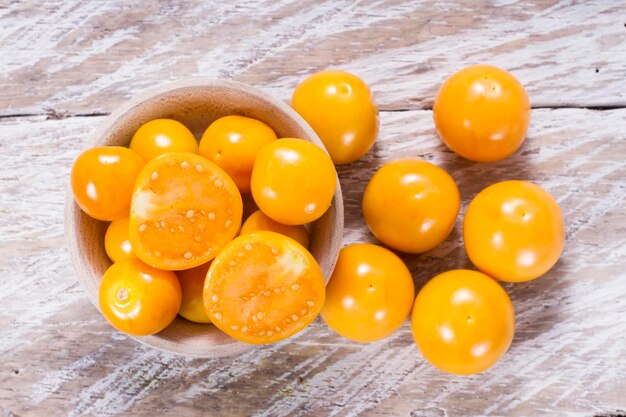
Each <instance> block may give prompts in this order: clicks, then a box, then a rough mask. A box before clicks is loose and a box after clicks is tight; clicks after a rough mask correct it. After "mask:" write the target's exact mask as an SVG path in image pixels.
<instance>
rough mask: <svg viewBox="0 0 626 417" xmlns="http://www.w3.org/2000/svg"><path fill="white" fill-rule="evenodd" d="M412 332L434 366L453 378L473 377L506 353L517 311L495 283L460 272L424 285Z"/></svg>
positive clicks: (412, 321) (412, 322) (416, 302)
mask: <svg viewBox="0 0 626 417" xmlns="http://www.w3.org/2000/svg"><path fill="white" fill-rule="evenodd" d="M411 328H412V330H413V338H414V339H415V343H416V344H417V347H418V348H419V350H420V351H421V352H422V355H424V358H426V360H427V361H428V362H430V363H431V364H432V365H434V366H435V367H437V368H439V369H441V370H442V371H445V372H449V373H452V374H460V375H467V374H475V373H479V372H483V371H484V370H486V369H488V368H489V367H491V366H492V365H493V364H494V363H496V362H497V361H498V359H500V357H502V355H504V353H505V352H506V351H507V350H508V348H509V346H510V345H511V341H512V340H513V334H514V331H515V312H514V310H513V305H512V304H511V300H510V298H509V296H508V295H507V293H506V292H505V291H504V289H503V288H502V287H501V286H500V285H499V284H498V283H497V281H495V280H493V279H491V278H489V277H488V276H487V275H485V274H482V273H480V272H477V271H470V270H466V269H459V270H453V271H448V272H444V273H442V274H439V275H437V276H436V277H434V278H432V279H431V280H430V281H428V282H427V283H426V285H424V287H423V288H422V289H421V290H420V292H419V294H418V295H417V298H416V299H415V304H414V305H413V313H412V317H411Z"/></svg>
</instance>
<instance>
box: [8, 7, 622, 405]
mask: <svg viewBox="0 0 626 417" xmlns="http://www.w3.org/2000/svg"><path fill="white" fill-rule="evenodd" d="M132 3H133V2H128V1H84V0H80V1H63V2H60V1H48V2H41V1H35V0H33V1H15V2H14V1H11V0H4V1H2V2H1V3H0V154H1V155H2V168H1V172H0V199H1V200H0V201H1V204H0V303H1V304H0V305H1V306H2V308H1V309H0V355H1V356H0V358H1V359H2V360H1V365H0V416H3V417H15V416H20V417H22V416H61V415H68V416H79V415H80V416H82V415H85V416H114V415H134V416H154V415H163V414H165V415H176V416H192V415H194V416H196V415H211V416H248V415H257V416H287V415H289V416H305V415H308V416H357V415H362V416H377V415H384V416H412V417H418V416H420V417H422V416H423V417H435V416H437V417H443V416H477V415H493V416H531V415H532V416H536V415H550V416H608V415H617V414H621V415H623V414H625V413H626V411H625V410H626V301H625V298H626V272H625V271H624V270H625V267H626V214H625V213H626V210H625V209H624V206H625V205H626V162H625V161H626V4H625V3H624V2H623V1H617V0H615V1H611V0H597V1H579V2H565V1H564V2H557V1H537V2H524V1H516V0H503V1H496V2H487V1H467V2H463V4H462V5H459V4H457V2H456V1H438V2H430V1H423V2H416V1H404V0H390V1H386V0H381V1H343V0H324V1H294V0H280V1H273V0H272V1H270V0H267V1H238V2H228V1H212V2H208V1H197V2H185V3H183V2H179V3H174V2H168V1H160V2H142V4H141V5H140V6H133V5H131V4H132ZM479 62H480V63H490V64H494V65H498V66H501V67H503V68H505V69H507V70H510V71H512V72H513V73H514V74H515V75H516V76H517V77H518V78H519V79H520V80H521V81H522V82H523V83H524V85H525V86H526V87H527V91H528V93H529V96H530V99H531V102H532V105H533V111H532V117H531V127H530V131H529V134H528V139H527V140H526V142H525V144H524V145H523V147H522V149H521V150H520V151H518V152H517V153H516V154H515V155H514V156H512V157H511V158H508V159H507V160H505V161H502V162H498V163H494V164H475V163H471V162H468V161H466V160H463V159H461V158H460V157H458V156H456V155H455V154H453V153H451V152H450V151H448V150H447V149H446V148H445V147H444V146H443V145H442V144H441V143H440V141H439V139H438V138H437V136H436V134H435V131H434V127H433V122H432V114H431V106H432V102H433V99H434V97H435V94H436V92H437V89H438V87H439V86H440V84H441V83H442V81H443V80H444V79H445V78H446V77H447V76H449V75H450V74H451V73H453V72H454V71H456V70H458V69H460V68H461V67H463V66H465V65H468V64H471V63H479ZM329 67H332V68H341V69H346V70H348V71H351V72H354V73H356V74H358V75H359V76H361V77H362V78H363V79H365V80H366V81H367V82H368V83H369V84H370V86H371V87H372V90H373V92H374V95H375V97H376V100H377V102H378V104H379V106H380V110H381V112H380V121H381V129H380V135H379V138H378V142H377V144H376V146H375V148H374V149H373V151H371V152H370V153H369V154H368V155H367V156H366V157H365V158H363V159H362V160H360V161H358V162H356V163H354V164H352V165H348V166H344V167H340V169H339V175H340V180H341V183H342V186H343V191H344V195H345V207H346V230H345V234H344V241H345V243H346V244H348V243H352V242H357V241H360V242H372V241H374V238H373V237H372V236H371V235H370V233H369V232H368V231H367V228H366V227H365V225H364V222H363V219H362V216H361V212H360V207H359V206H360V200H361V195H362V192H363V189H364V186H365V184H366V181H367V180H368V178H369V177H370V176H371V175H372V173H373V172H374V171H375V170H376V169H377V167H379V166H380V165H382V164H383V163H384V162H386V161H389V160H392V159H395V158H399V157H409V156H412V157H421V158H424V159H426V160H429V161H431V162H434V163H436V164H438V165H440V166H442V167H444V168H445V169H446V170H448V171H449V172H450V173H451V174H452V176H453V177H454V178H455V180H456V181H457V183H458V185H459V188H460V191H461V196H462V199H463V207H465V206H466V205H467V203H468V202H469V201H470V199H471V198H472V197H473V196H474V195H475V194H476V193H477V192H478V191H479V190H481V189H482V188H484V187H485V186H487V185H488V184H490V183H492V182H495V181H498V180H504V179H526V180H531V181H535V182H537V183H539V184H541V185H542V186H543V187H545V188H546V189H548V190H549V191H550V192H551V193H552V194H553V195H554V196H555V197H556V198H557V200H558V202H559V203H560V205H561V207H562V209H563V212H564V216H565V219H566V223H567V242H566V249H565V252H564V254H563V257H562V259H561V260H560V261H559V263H558V264H557V266H556V267H555V268H554V269H553V270H551V271H550V272H549V273H548V274H547V275H546V276H544V277H542V278H541V279H538V280H536V281H534V282H529V283H523V284H515V285H505V288H506V290H507V291H508V292H509V294H510V295H511V298H512V300H513V303H514V305H515V309H516V313H517V331H516V336H515V340H514V342H513V345H512V347H511V349H510V351H509V352H508V353H507V354H506V355H505V356H504V357H503V359H502V360H501V361H500V362H499V363H498V364H497V365H496V366H495V367H493V368H492V369H490V370H489V371H487V372H485V373H483V374H480V375H474V376H470V377H456V376H451V375H447V374H444V373H441V372H439V371H437V370H435V369H433V368H432V367H431V366H429V365H428V364H427V363H426V362H425V361H424V360H423V358H422V357H421V356H420V354H419V353H418V351H417V349H416V347H415V346H414V344H413V341H412V338H411V333H410V328H409V325H408V323H406V324H405V325H404V326H403V327H402V328H401V330H400V331H398V332H397V333H395V334H394V335H393V336H391V337H389V338H387V339H385V340H383V341H380V342H378V343H373V344H369V345H360V344H356V343H351V342H349V341H347V340H344V339H342V338H340V337H338V336H336V335H334V334H333V333H332V332H331V331H329V329H328V328H327V327H326V326H325V325H324V323H323V322H321V321H320V320H319V319H318V320H317V321H315V322H314V323H313V324H312V325H311V326H309V327H308V328H307V329H306V330H305V331H303V332H302V333H300V334H299V335H297V336H296V337H293V338H292V339H290V340H288V341H286V342H283V343H279V344H277V345H273V346H265V347H261V348H258V349H255V350H253V351H251V352H249V353H246V354H243V355H241V356H239V357H234V358H227V359H219V360H217V359H213V360H204V359H190V358H185V357H176V356H172V355H169V354H163V353H160V352H157V351H154V350H152V349H150V348H147V347H144V346H142V345H140V344H138V343H137V342H135V341H133V340H132V339H129V338H128V337H126V336H124V335H122V334H120V333H118V332H116V331H114V330H113V329H112V328H111V327H110V326H109V325H108V324H107V323H106V322H105V321H104V319H103V318H102V317H101V316H100V315H99V314H98V312H97V311H96V309H95V308H94V307H93V306H92V305H91V304H90V302H89V300H88V299H87V297H86V295H85V293H84V292H83V290H82V289H81V288H80V286H79V285H78V283H77V281H76V277H75V275H74V272H73V270H72V266H71V265H70V262H69V259H68V255H67V251H66V248H65V243H64V236H63V200H64V195H65V190H66V185H67V182H68V173H69V170H70V167H71V164H72V161H73V160H74V158H75V157H76V156H77V155H78V153H79V152H80V151H81V150H82V149H83V148H85V147H86V146H87V145H86V138H87V136H88V135H89V134H90V132H92V131H93V130H94V128H95V127H96V126H97V125H98V124H99V123H101V122H102V120H103V119H104V118H105V117H106V115H107V114H108V113H109V112H111V111H112V110H113V109H115V108H116V107H117V106H119V105H120V103H122V102H124V101H125V100H127V99H129V98H131V97H133V96H135V95H136V94H137V93H138V92H139V91H141V90H142V89H144V88H145V87H149V86H153V85H155V84H159V83H163V82H165V81H168V80H178V79H180V78H183V77H188V76H192V77H194V76H202V77H222V78H228V79H234V80H237V81H243V82H248V83H252V84H254V85H256V86H258V87H260V88H262V89H264V90H266V91H268V92H269V93H272V94H274V95H275V96H277V97H280V98H283V99H285V100H288V99H289V97H290V95H291V92H292V90H293V88H294V87H295V86H296V84H297V83H298V82H299V81H300V80H302V79H303V78H304V77H305V76H307V75H309V74H311V73H313V72H315V71H317V70H321V69H325V68H329ZM404 259H405V261H406V262H407V264H408V265H409V266H410V268H411V271H412V273H413V275H414V277H415V281H416V284H417V286H418V288H419V287H421V286H422V285H423V284H424V282H426V281H427V280H428V279H429V278H430V277H432V276H433V275H435V274H437V273H438V272H441V271H444V270H448V269H451V268H462V267H471V265H470V263H469V261H468V260H467V258H466V256H465V252H464V250H463V246H462V240H461V233H460V221H459V222H457V225H456V227H455V229H454V232H453V233H452V235H451V236H450V237H449V238H448V239H447V240H446V241H445V242H444V243H443V244H442V245H441V246H440V247H438V248H437V249H435V250H433V251H432V252H429V253H427V254H424V255H421V256H405V257H404Z"/></svg>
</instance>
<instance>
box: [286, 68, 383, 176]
mask: <svg viewBox="0 0 626 417" xmlns="http://www.w3.org/2000/svg"><path fill="white" fill-rule="evenodd" d="M291 105H292V107H293V108H294V109H295V110H296V111H297V112H298V113H299V114H300V116H302V117H303V118H304V120H306V121H307V123H308V124H309V125H311V127H312V128H313V130H315V133H317V135H318V136H319V137H320V139H321V140H322V142H323V143H324V147H325V148H326V150H327V151H328V153H329V154H330V156H331V158H332V160H333V162H334V163H335V164H337V165H340V164H348V163H350V162H353V161H356V160H357V159H359V158H361V157H362V156H363V155H365V154H366V153H367V151H369V150H370V148H371V147H372V146H373V145H374V141H375V140H376V135H377V134H378V108H377V107H376V103H375V102H374V98H373V97H372V93H371V92H370V89H369V87H368V86H367V84H365V82H363V80H361V79H360V78H359V77H357V76H356V75H353V74H350V73H348V72H345V71H335V70H331V71H321V72H318V73H315V74H313V75H311V76H310V77H308V78H306V79H305V80H304V81H302V82H301V83H300V85H298V87H296V90H295V91H294V93H293V96H292V98H291Z"/></svg>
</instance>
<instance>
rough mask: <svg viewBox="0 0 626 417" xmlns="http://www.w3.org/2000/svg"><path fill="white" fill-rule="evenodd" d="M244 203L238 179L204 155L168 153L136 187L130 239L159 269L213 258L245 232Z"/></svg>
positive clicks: (147, 168) (190, 265)
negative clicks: (239, 233)
mask: <svg viewBox="0 0 626 417" xmlns="http://www.w3.org/2000/svg"><path fill="white" fill-rule="evenodd" d="M242 211H243V205H242V201H241V194H239V191H238V190H237V186H236V185H235V183H234V182H233V180H232V179H231V178H230V177H229V176H228V174H226V172H224V171H223V170H222V169H221V168H220V167H218V166H217V165H215V164H214V163H213V162H211V161H209V160H208V159H206V158H203V157H201V156H199V155H195V154H191V153H166V154H164V155H161V156H159V157H157V158H155V159H153V160H152V161H150V162H148V164H147V165H146V166H145V167H144V169H143V170H142V171H141V173H140V174H139V176H138V177H137V182H136V183H135V191H134V193H133V199H132V202H131V207H130V226H129V238H130V241H131V244H132V246H133V250H134V251H135V254H136V255H137V257H138V258H139V259H141V260H142V261H144V262H145V263H147V264H148V265H151V266H153V267H156V268H159V269H166V270H181V269H188V268H193V267H195V266H198V265H201V264H203V263H206V262H208V261H210V260H211V259H213V258H214V257H215V255H217V253H218V252H219V251H220V250H221V249H222V248H223V247H224V246H225V245H226V244H227V243H228V242H230V241H231V240H232V238H233V237H234V236H235V235H236V234H237V232H238V231H239V227H240V226H241V216H242Z"/></svg>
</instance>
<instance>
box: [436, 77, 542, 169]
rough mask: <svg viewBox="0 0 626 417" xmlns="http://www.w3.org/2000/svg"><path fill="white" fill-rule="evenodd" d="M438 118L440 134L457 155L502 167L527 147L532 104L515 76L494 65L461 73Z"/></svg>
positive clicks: (441, 97)
mask: <svg viewBox="0 0 626 417" xmlns="http://www.w3.org/2000/svg"><path fill="white" fill-rule="evenodd" d="M433 117H434V119H435V127H436V128H437V133H438V134H439V137H440V138H441V139H442V140H443V142H444V143H445V144H446V145H447V146H448V147H449V148H450V149H452V150H453V151H454V152H456V153H457V154H459V155H461V156H462V157H464V158H467V159H469V160H472V161H476V162H492V161H499V160H501V159H504V158H506V157H507V156H509V155H511V154H512V153H514V152H515V151H516V150H517V149H518V148H519V147H520V146H521V144H522V142H523V141H524V138H525V137H526V132H527V130H528V123H529V120H530V103H529V101H528V96H527V95H526V91H524V87H523V86H522V84H520V82H519V81H518V80H517V79H516V78H515V77H514V76H513V75H511V74H510V73H508V72H506V71H504V70H502V69H500V68H497V67H493V66H490V65H474V66H470V67H467V68H464V69H462V70H460V71H459V72H457V73H455V74H454V75H452V76H451V77H450V78H448V79H447V80H446V82H445V83H444V84H443V86H442V87H441V89H440V90H439V93H438V94H437V98H436V99H435V104H434V106H433Z"/></svg>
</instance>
